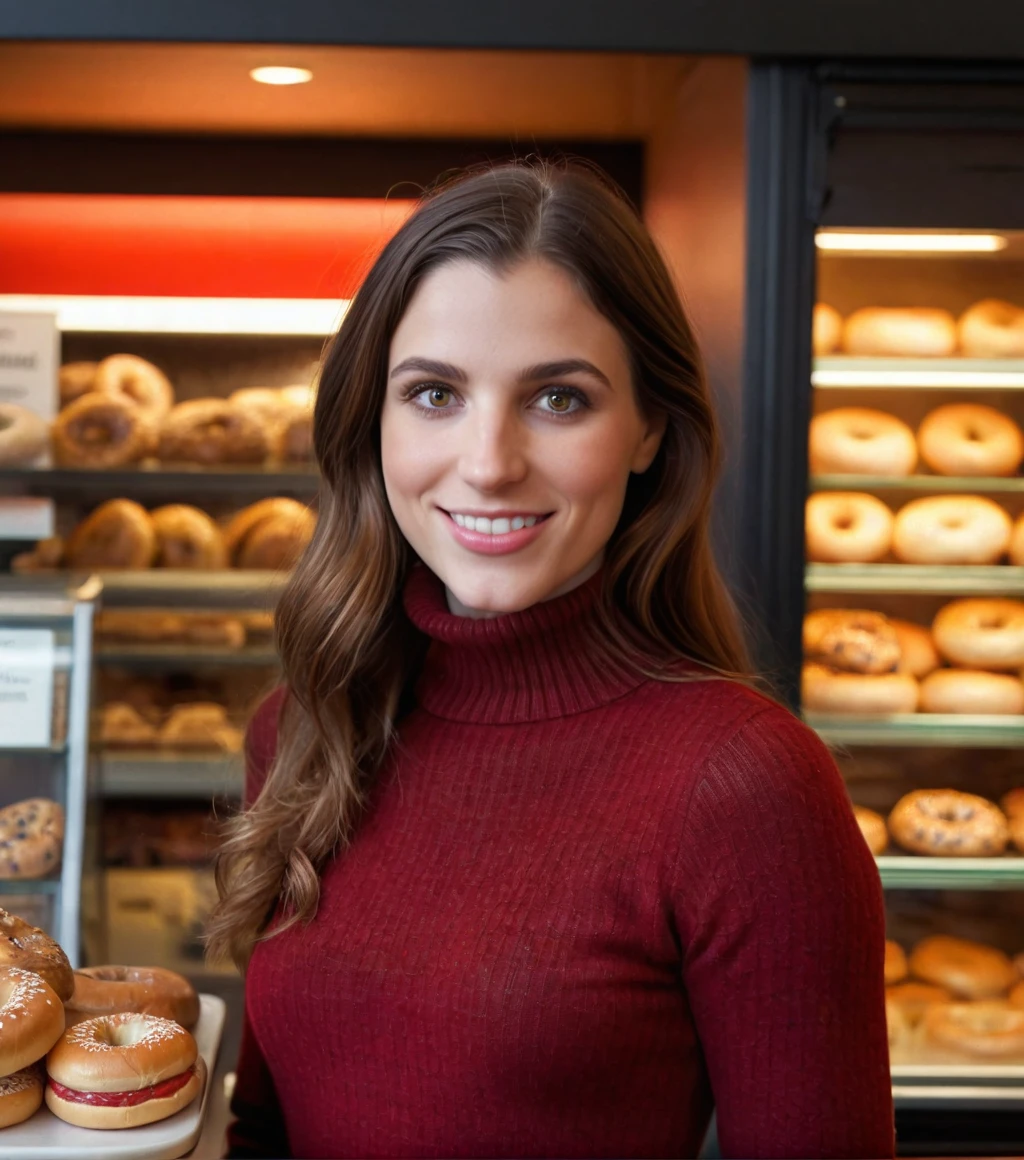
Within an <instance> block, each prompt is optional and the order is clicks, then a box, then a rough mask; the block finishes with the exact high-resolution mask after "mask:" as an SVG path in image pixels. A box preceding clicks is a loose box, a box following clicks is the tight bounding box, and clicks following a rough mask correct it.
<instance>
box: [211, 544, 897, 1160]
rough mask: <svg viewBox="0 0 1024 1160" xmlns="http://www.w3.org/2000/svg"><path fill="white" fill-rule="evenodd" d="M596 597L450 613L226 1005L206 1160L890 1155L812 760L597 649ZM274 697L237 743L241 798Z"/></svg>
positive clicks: (836, 814)
mask: <svg viewBox="0 0 1024 1160" xmlns="http://www.w3.org/2000/svg"><path fill="white" fill-rule="evenodd" d="M599 584H600V576H597V577H595V578H593V579H592V580H590V581H588V582H587V583H586V584H584V585H582V586H580V587H579V588H577V589H575V590H573V591H572V592H570V593H567V594H566V595H564V596H561V597H558V598H556V599H555V600H552V601H548V602H546V603H543V604H540V605H535V606H534V607H532V608H529V609H527V610H526V611H524V612H517V613H513V614H510V615H507V616H502V617H498V618H494V619H483V620H473V619H467V618H460V617H456V616H453V615H451V614H450V613H449V612H448V611H447V606H446V603H445V598H444V590H443V588H442V586H441V584H440V582H439V581H438V580H437V578H436V577H434V576H433V574H432V573H430V572H429V571H428V570H427V569H426V568H424V567H422V566H418V567H417V568H415V569H414V570H413V572H412V574H411V576H410V580H409V582H408V584H407V587H406V591H405V607H406V611H407V613H408V615H409V617H410V618H411V620H412V621H413V623H414V624H415V625H416V626H417V627H418V628H419V629H420V630H421V631H422V632H423V633H425V634H426V635H427V636H428V637H430V646H429V649H428V651H427V655H426V660H425V662H424V664H423V668H422V670H421V673H420V676H419V679H418V681H417V683H416V705H415V708H414V709H413V710H412V711H411V712H410V713H408V715H407V716H406V717H405V718H404V719H403V721H402V722H401V725H400V729H399V739H398V744H397V745H396V746H395V747H394V749H393V752H392V754H391V756H390V759H389V761H388V762H387V763H386V764H385V766H384V767H383V768H382V770H381V771H380V775H379V777H378V779H377V781H376V783H375V786H374V789H373V791H372V793H371V797H370V807H369V810H368V813H367V815H366V817H365V819H364V821H363V822H362V824H361V826H360V828H359V831H358V833H357V835H356V839H355V841H354V843H353V845H352V846H351V847H350V848H349V849H348V850H347V851H346V852H345V853H344V854H343V855H342V856H341V857H338V858H336V859H335V860H334V861H333V862H332V863H331V864H330V865H328V866H327V867H326V869H325V871H324V874H323V888H322V895H321V902H320V907H319V910H318V913H317V915H316V918H315V920H314V921H313V922H311V923H310V924H309V925H308V926H305V927H298V928H295V927H293V928H291V929H290V930H288V931H286V932H285V933H283V934H281V935H280V936H278V937H274V938H270V939H268V940H267V941H265V942H262V943H260V944H259V945H258V946H257V948H256V950H255V952H254V954H253V957H252V960H251V964H250V967H249V971H248V974H247V978H246V1026H245V1030H244V1036H243V1045H242V1052H241V1057H240V1060H239V1067H238V1083H237V1088H236V1094H235V1098H234V1101H233V1105H232V1107H233V1111H234V1113H235V1115H236V1116H237V1117H238V1121H237V1123H236V1124H235V1126H234V1128H233V1129H232V1132H231V1136H230V1141H231V1149H232V1151H231V1155H234V1156H283V1155H295V1156H301V1157H316V1156H330V1157H419V1156H431V1157H605V1156H609V1157H611V1156H617V1157H661V1156H666V1157H679V1156H692V1155H694V1154H695V1153H696V1151H697V1150H698V1148H699V1147H700V1142H701V1139H702V1137H703V1135H704V1132H705V1129H706V1127H707V1123H708V1119H709V1116H710V1113H711V1109H712V1106H713V1104H714V1105H716V1106H717V1109H718V1130H719V1139H720V1143H721V1147H722V1150H723V1154H724V1155H726V1156H747V1157H755V1156H786V1157H803V1156H807V1157H811V1156H856V1157H889V1156H892V1154H893V1112H892V1098H891V1087H890V1079H889V1071H888V1047H887V1036H886V1028H885V1017H884V993H883V958H884V951H883V940H884V911H883V905H882V895H881V887H880V883H879V879H878V873H877V870H876V868H875V865H874V862H873V860H872V858H871V856H870V854H869V853H868V851H867V848H866V846H865V844H864V841H863V839H862V838H861V835H860V832H859V830H858V829H857V826H856V823H855V822H854V820H853V816H852V812H851V810H850V805H849V800H848V798H847V794H846V790H845V787H844V785H843V783H842V780H841V778H840V776H839V773H838V771H837V770H836V767H835V764H834V762H833V761H832V759H831V757H830V756H829V754H828V752H827V751H826V750H825V748H824V747H823V746H822V744H821V743H820V741H819V740H818V739H817V737H816V736H815V735H814V734H813V733H811V732H810V731H809V730H808V729H806V728H805V727H804V726H803V725H802V724H801V723H800V722H799V721H797V720H796V719H795V718H794V717H793V716H791V715H790V714H789V713H788V712H787V711H786V710H784V709H782V708H780V707H778V706H777V705H775V704H773V703H772V702H770V701H769V700H767V699H766V698H764V697H762V696H760V695H758V694H757V693H754V692H752V691H750V690H749V689H747V688H745V687H744V686H742V685H739V684H737V683H735V682H730V681H723V680H700V681H690V682H686V683H675V682H665V681H655V680H650V679H646V678H644V677H642V676H638V675H637V674H636V673H635V672H633V670H632V668H629V669H626V668H624V667H622V666H620V665H617V664H616V663H614V662H613V661H612V660H611V658H610V657H609V656H608V655H607V653H606V651H605V650H604V649H603V648H601V647H600V646H599V645H598V644H597V638H596V635H595V633H594V604H595V598H596V595H597V592H598V590H599ZM281 702H282V696H281V693H280V692H279V693H278V694H276V695H274V696H273V697H271V698H270V699H269V700H268V701H267V702H265V703H264V705H263V706H262V708H261V709H260V711H259V712H258V713H257V715H256V717H255V718H254V721H253V723H252V725H251V727H250V730H249V734H248V738H247V754H248V785H247V792H248V795H249V800H252V797H253V796H254V795H255V794H256V793H257V792H258V790H259V787H260V785H261V784H262V780H263V778H264V776H265V773H266V769H267V767H268V765H269V762H270V761H271V759H272V756H273V752H274V745H275V736H276V720H277V714H278V712H279V708H280V705H281Z"/></svg>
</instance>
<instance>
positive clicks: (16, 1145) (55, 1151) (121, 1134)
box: [0, 995, 227, 1160]
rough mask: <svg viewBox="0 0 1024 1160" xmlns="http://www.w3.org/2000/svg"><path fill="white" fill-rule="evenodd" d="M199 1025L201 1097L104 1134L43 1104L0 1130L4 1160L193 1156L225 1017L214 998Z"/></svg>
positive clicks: (204, 1003)
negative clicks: (70, 1121)
mask: <svg viewBox="0 0 1024 1160" xmlns="http://www.w3.org/2000/svg"><path fill="white" fill-rule="evenodd" d="M199 1004H200V1008H199V1022H198V1023H197V1024H196V1026H195V1027H194V1028H193V1031H192V1034H193V1035H194V1036H195V1037H196V1045H197V1046H198V1048H199V1054H200V1055H201V1056H202V1058H203V1062H204V1063H205V1064H206V1071H207V1078H206V1083H205V1085H204V1086H203V1092H202V1095H201V1096H200V1097H199V1098H198V1099H195V1100H193V1101H192V1102H191V1103H190V1104H189V1105H188V1107H187V1108H182V1109H181V1111H180V1112H178V1113H177V1114H176V1115H173V1116H170V1117H169V1118H168V1119H166V1120H159V1121H158V1122H157V1123H155V1124H145V1125H143V1126H142V1127H141V1128H124V1129H120V1130H112V1131H102V1130H100V1129H97V1128H75V1127H73V1126H72V1125H71V1124H65V1123H64V1121H63V1120H59V1119H58V1118H57V1117H56V1116H55V1115H53V1113H52V1112H51V1111H50V1110H49V1109H48V1108H47V1106H46V1104H45V1103H44V1104H43V1106H42V1107H41V1108H40V1109H39V1111H38V1112H36V1114H35V1115H34V1116H33V1117H32V1118H31V1119H30V1120H25V1122H24V1123H22V1124H16V1125H15V1126H14V1127H13V1128H4V1129H2V1130H0V1156H2V1157H3V1160H67V1158H68V1157H69V1156H74V1157H75V1160H79V1157H93V1158H94V1160H100V1158H101V1157H103V1158H106V1157H110V1158H112V1160H176V1158H177V1157H178V1156H184V1155H185V1153H186V1152H189V1151H191V1150H192V1149H193V1148H194V1147H195V1145H196V1141H197V1140H198V1139H199V1134H200V1132H201V1131H202V1127H203V1117H204V1116H205V1115H206V1105H207V1100H208V1099H209V1095H210V1079H211V1077H212V1076H213V1073H214V1069H215V1067H216V1064H217V1049H218V1048H219V1047H220V1037H221V1033H222V1032H223V1030H224V1017H225V1014H226V1012H227V1007H226V1004H225V1003H224V1000H223V999H221V998H218V996H216V995H200V996H199Z"/></svg>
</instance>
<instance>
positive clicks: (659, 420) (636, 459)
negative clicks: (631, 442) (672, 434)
mask: <svg viewBox="0 0 1024 1160" xmlns="http://www.w3.org/2000/svg"><path fill="white" fill-rule="evenodd" d="M667 426H668V415H667V414H666V413H665V412H664V411H658V412H657V413H656V414H654V415H652V416H651V417H650V419H648V420H647V426H646V430H645V431H644V435H643V438H642V439H641V440H640V442H639V443H638V444H637V448H636V452H635V454H634V455H633V462H632V463H631V464H630V465H629V470H630V471H632V472H633V473H634V474H636V475H643V473H644V472H645V471H646V470H647V469H648V467H650V466H651V464H652V463H653V462H654V457H655V456H656V455H657V454H658V448H659V447H661V441H662V439H663V438H664V436H665V428H666V427H667Z"/></svg>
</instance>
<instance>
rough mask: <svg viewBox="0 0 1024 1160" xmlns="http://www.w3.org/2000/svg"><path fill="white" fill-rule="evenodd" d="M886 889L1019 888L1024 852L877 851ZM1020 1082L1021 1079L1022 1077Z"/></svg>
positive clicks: (1022, 879) (1023, 881)
mask: <svg viewBox="0 0 1024 1160" xmlns="http://www.w3.org/2000/svg"><path fill="white" fill-rule="evenodd" d="M875 860H876V862H877V863H878V871H879V873H880V874H881V876H882V885H883V886H884V887H885V888H886V889H888V890H1020V889H1022V888H1024V855H1021V854H1007V855H1005V856H1004V857H1001V858H925V857H920V856H915V855H912V854H906V855H903V854H881V855H879V857H878V858H876V859H875ZM1022 1082H1024V1081H1022Z"/></svg>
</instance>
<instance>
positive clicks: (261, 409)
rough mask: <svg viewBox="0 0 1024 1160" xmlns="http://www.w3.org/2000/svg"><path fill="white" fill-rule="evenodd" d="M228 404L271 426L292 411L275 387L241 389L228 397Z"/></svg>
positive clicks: (290, 405)
mask: <svg viewBox="0 0 1024 1160" xmlns="http://www.w3.org/2000/svg"><path fill="white" fill-rule="evenodd" d="M228 403H229V404H230V405H231V406H232V407H240V408H242V409H243V410H245V411H247V412H248V413H249V414H251V415H255V416H256V418H257V419H259V420H260V421H261V422H262V423H269V424H272V425H276V424H278V423H280V422H281V421H282V420H283V419H285V418H286V417H287V416H288V415H289V414H291V411H292V404H291V403H290V402H289V400H288V399H287V398H286V397H285V396H284V395H283V394H282V393H281V391H280V390H278V389H277V388H276V387H242V388H240V389H239V390H237V391H232V392H231V394H230V395H228Z"/></svg>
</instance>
